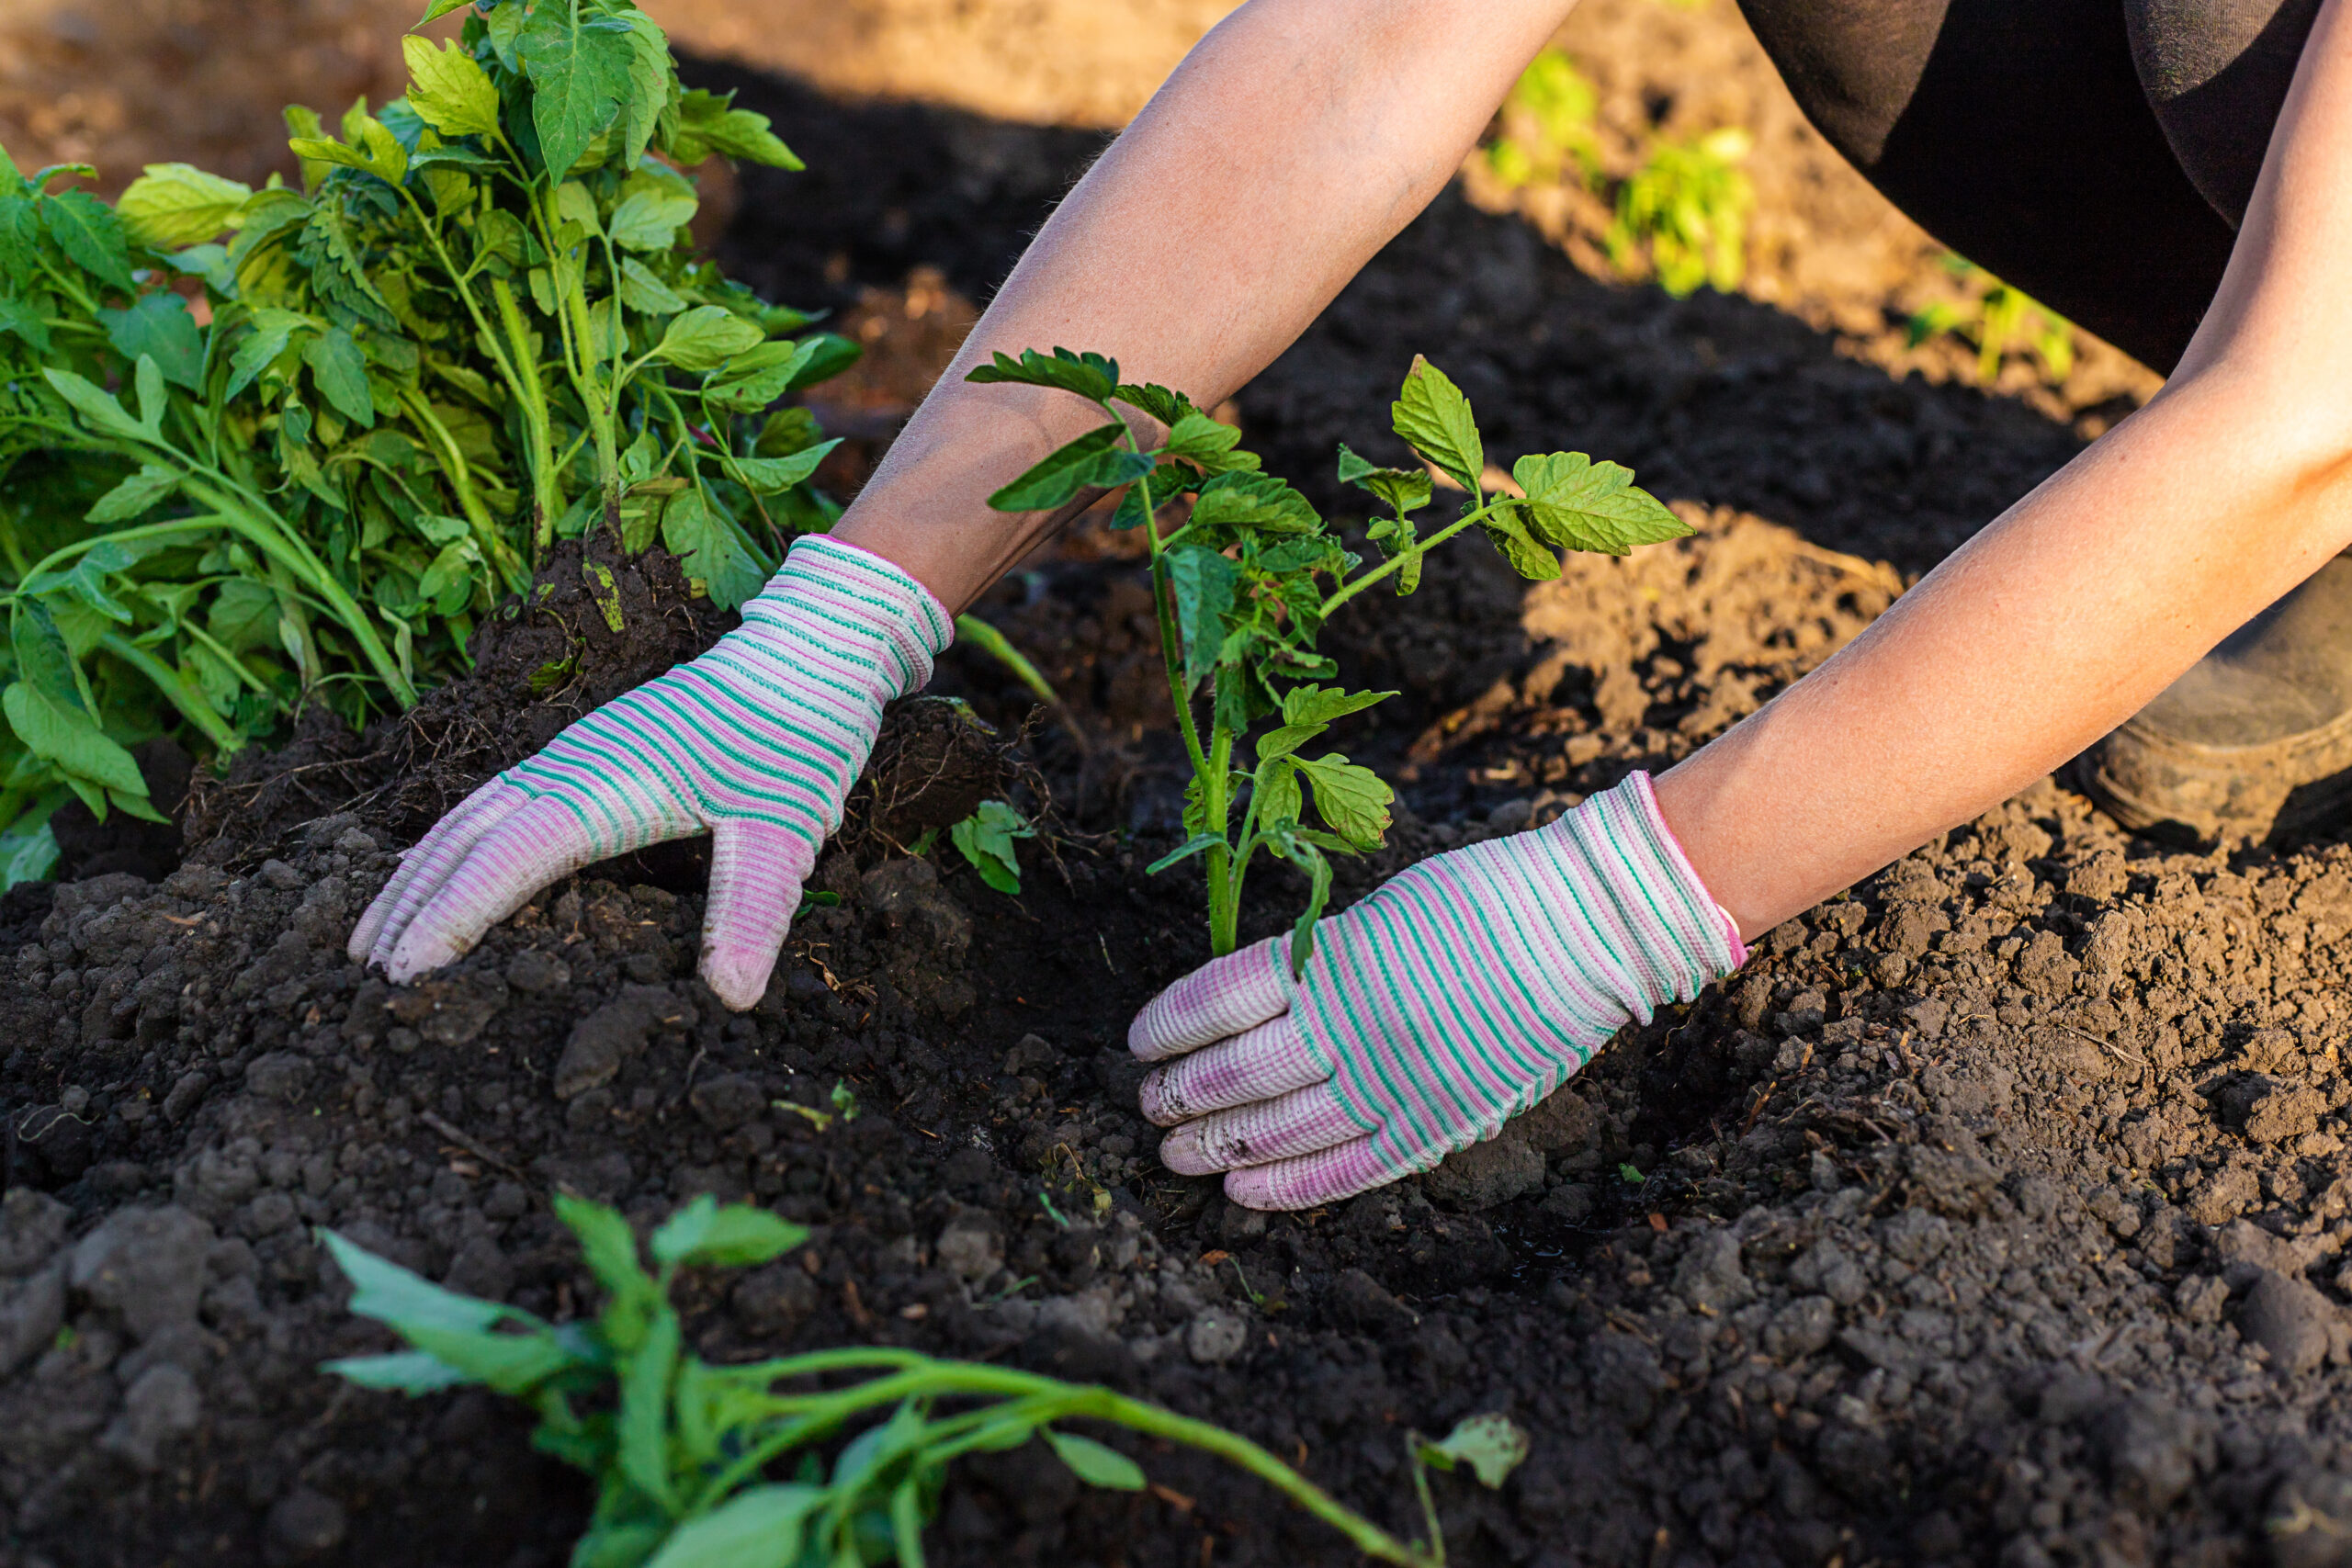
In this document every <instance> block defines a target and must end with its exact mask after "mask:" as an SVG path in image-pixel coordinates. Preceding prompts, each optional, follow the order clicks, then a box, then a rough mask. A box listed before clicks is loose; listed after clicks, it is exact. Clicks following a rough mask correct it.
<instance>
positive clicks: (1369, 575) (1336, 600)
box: [1321, 496, 1514, 616]
mask: <svg viewBox="0 0 2352 1568" xmlns="http://www.w3.org/2000/svg"><path fill="white" fill-rule="evenodd" d="M1513 502H1514V498H1512V497H1510V496H1502V497H1499V498H1498V499H1497V500H1494V501H1490V502H1487V504H1486V505H1484V506H1481V507H1479V508H1478V509H1477V510H1476V512H1467V513H1463V515H1462V516H1461V517H1460V518H1458V519H1456V520H1455V521H1454V522H1452V523H1449V524H1447V525H1445V526H1444V527H1442V528H1441V529H1439V530H1438V531H1437V532H1436V533H1434V534H1431V535H1430V536H1429V537H1428V538H1426V539H1423V540H1421V541H1420V542H1419V543H1418V544H1416V545H1415V546H1414V547H1412V548H1411V549H1409V550H1407V551H1404V552H1403V553H1402V554H1399V555H1394V556H1391V557H1389V558H1387V559H1386V560H1385V561H1383V562H1382V563H1381V564H1380V565H1378V566H1376V567H1374V568H1373V569H1372V570H1370V571H1367V572H1365V573H1364V574H1363V576H1362V577H1359V578H1357V579H1356V580H1355V581H1353V582H1351V583H1348V584H1346V585H1345V586H1344V587H1341V588H1340V589H1337V590H1336V591H1334V592H1333V593H1332V594H1331V596H1330V597H1329V599H1326V600H1324V601H1323V608H1322V611H1321V613H1322V614H1323V615H1326V616H1328V615H1330V613H1331V612H1332V611H1333V610H1335V609H1337V608H1339V607H1340V605H1342V604H1346V603H1347V602H1348V601H1349V600H1351V599H1352V598H1354V597H1355V596H1356V595H1357V594H1359V593H1361V592H1363V591H1364V590H1365V589H1367V588H1369V587H1371V586H1372V585H1373V584H1374V583H1375V582H1378V581H1380V580H1381V579H1382V578H1384V577H1386V576H1387V575H1388V574H1389V573H1391V572H1393V571H1396V570H1399V569H1400V568H1402V567H1403V566H1404V564H1405V563H1406V562H1407V561H1408V560H1413V559H1416V558H1419V557H1421V556H1425V555H1427V554H1429V553H1430V551H1431V550H1433V549H1435V548H1437V547H1439V546H1440V545H1442V544H1443V543H1445V542H1446V541H1447V540H1448V539H1451V538H1452V537H1453V536H1454V535H1456V534H1459V533H1460V532H1462V530H1463V529H1464V528H1467V527H1468V526H1470V525H1472V524H1473V523H1476V522H1478V521H1480V520H1482V519H1483V518H1485V517H1486V516H1487V513H1491V512H1493V511H1495V510H1497V509H1498V508H1499V507H1503V506H1507V505H1510V504H1513Z"/></svg>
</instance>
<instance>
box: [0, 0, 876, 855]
mask: <svg viewBox="0 0 2352 1568" xmlns="http://www.w3.org/2000/svg"><path fill="white" fill-rule="evenodd" d="M462 3H463V0H435V4H434V5H433V6H432V8H431V11H430V12H429V13H428V15H427V17H426V18H425V19H426V20H428V21H429V20H432V19H434V18H435V17H440V16H443V15H446V14H447V13H448V12H451V11H454V10H457V9H458V8H459V6H460V5H461V4H462ZM404 48H405V51H406V54H407V61H408V66H409V73H410V85H409V90H408V92H407V94H406V96H403V97H401V98H400V99H398V100H396V101H394V102H392V103H390V104H387V105H385V106H384V107H382V108H381V109H379V110H377V111H374V112H370V110H369V109H368V105H367V104H366V103H365V102H364V101H363V102H361V103H358V104H355V105H354V106H352V107H351V108H350V110H349V111H348V112H346V113H345V115H344V116H343V117H342V119H341V121H340V123H339V124H338V125H336V126H335V127H334V128H332V129H330V128H329V127H328V126H327V125H326V124H325V123H324V122H323V121H322V119H321V118H320V117H319V116H318V115H316V114H315V113H313V112H311V110H308V109H304V108H299V107H298V108H292V109H289V110H288V111H287V117H286V118H287V122H288V126H289V128H290V129H291V130H292V131H293V133H294V134H293V137H292V140H291V141H290V143H289V145H290V147H291V149H292V151H293V152H294V153H295V154H296V155H297V157H298V158H299V159H300V165H301V179H300V188H295V187H293V186H287V185H285V184H284V183H283V182H281V181H280V180H278V179H277V177H275V176H273V177H272V179H271V180H270V182H269V183H268V184H267V185H266V186H265V187H264V188H261V189H259V190H255V189H252V188H250V187H248V186H244V185H242V184H240V183H238V182H236V181H232V180H227V179H222V178H220V177H219V176H217V175H209V174H206V173H204V172H203V171H201V170H198V169H196V168H193V167H191V166H189V165H187V164H157V165H153V166H152V167H150V168H149V169H148V170H147V172H146V173H145V175H143V176H142V177H141V178H140V179H139V180H137V181H136V182H134V183H133V184H132V185H131V186H130V188H129V189H128V190H126V191H125V192H124V193H123V196H122V197H121V199H120V201H119V202H118V203H117V204H115V205H114V206H111V207H109V206H108V205H107V204H106V203H105V202H103V201H101V200H100V199H99V198H97V197H95V196H93V195H91V194H89V193H88V192H87V191H84V190H80V189H74V188H67V186H68V183H69V182H70V181H72V180H73V179H74V178H76V177H77V176H87V175H92V174H94V173H95V171H94V170H91V169H89V168H88V167H86V166H85V165H78V164H76V165H67V166H60V167H52V168H48V169H43V170H40V171H38V172H37V173H35V174H34V175H31V176H30V177H27V176H25V175H22V174H20V173H19V172H18V170H17V168H16V167H15V165H14V164H9V163H8V162H7V161H6V158H5V155H0V388H5V390H0V508H5V518H0V597H5V600H6V604H7V609H8V621H9V636H8V638H7V640H6V648H5V649H0V684H5V686H6V691H5V693H0V703H4V704H5V707H6V720H7V724H6V729H5V730H0V876H5V877H6V879H8V880H15V879H17V878H18V877H20V876H28V875H39V874H41V873H42V872H44V871H45V870H46V869H47V862H48V861H51V860H53V859H54V853H55V851H54V844H53V841H51V840H50V839H49V835H48V833H47V830H46V828H45V826H44V825H43V824H44V819H45V818H46V817H47V816H48V814H49V812H50V811H51V809H53V808H54V807H56V806H57V805H58V804H59V803H61V802H62V801H63V800H65V799H67V798H70V797H71V796H73V795H78V796H79V797H80V798H81V799H82V800H83V801H85V803H86V804H87V805H88V807H89V808H90V810H91V811H92V812H93V813H94V814H95V815H96V816H98V817H99V818H105V817H106V815H107V813H108V812H109V811H110V810H120V811H126V812H130V813H131V814H133V815H137V816H153V815H155V811H154V807H153V805H152V804H151V803H150V802H149V801H148V799H147V789H146V785H145V784H144V783H143V782H142V780H141V775H140V773H139V770H138V768H137V766H136V765H135V764H134V763H133V761H132V759H131V757H130V752H129V750H127V749H126V748H127V746H128V745H130V744H133V743H136V742H137V741H139V740H141V739H146V738H148V737H151V736H154V735H157V734H161V733H166V732H169V733H175V734H176V735H178V736H179V737H181V738H182V739H185V740H186V741H187V742H188V743H189V745H190V748H191V750H196V751H198V752H199V753H209V754H210V755H212V756H214V757H215V758H219V757H224V756H226V755H227V754H228V753H230V752H232V751H234V750H237V749H238V748H240V747H241V746H243V745H245V744H247V743H248V742H251V741H254V740H258V739H264V738H268V737H273V736H276V735H277V734H280V733H282V732H283V730H284V728H285V726H286V725H287V723H288V721H289V720H290V719H291V718H292V717H293V716H294V715H296V714H297V713H298V712H300V710H301V709H302V708H303V707H305V706H306V705H325V706H326V707H328V708H330V709H332V710H333V711H334V713H336V714H338V715H340V716H342V717H343V718H344V719H345V721H346V722H348V723H349V724H351V725H352V726H353V728H358V727H359V726H360V725H361V724H362V723H363V722H364V721H365V720H366V719H367V718H368V716H370V715H373V714H379V713H387V712H396V711H399V710H401V709H404V708H407V707H410V706H412V705H413V704H414V703H415V701H416V700H417V695H418V693H419V692H420V691H421V690H423V689H424V688H427V687H430V686H433V685H435V684H437V683H439V682H443V681H446V680H447V679H449V678H450V677H452V676H454V675H456V674H458V673H461V672H463V671H465V670H466V669H467V668H468V667H469V661H468V655H467V652H466V648H467V642H468V639H469V636H470V635H471V633H472V631H473V629H474V627H475V626H477V625H478V624H479V622H480V620H481V617H482V616H483V615H487V614H489V613H490V612H491V611H492V608H493V607H494V606H495V605H497V604H499V603H500V601H501V600H502V599H503V598H505V597H506V596H507V595H510V594H521V593H525V592H528V591H529V590H530V588H531V583H532V573H533V570H534V568H535V567H537V566H538V565H540V564H541V563H543V562H544V561H545V559H546V558H547V556H548V551H549V548H550V547H551V545H552V544H553V542H554V541H555V540H557V539H559V538H564V537H579V536H584V535H586V534H587V533H588V532H589V531H590V530H591V529H592V528H602V529H605V530H607V531H608V532H609V533H610V534H611V536H614V537H615V538H616V539H617V540H618V541H619V542H620V543H622V544H623V545H624V546H625V547H626V549H627V551H628V553H631V554H634V553H635V552H637V551H639V550H642V549H644V548H645V547H647V546H649V545H650V544H651V543H652V542H653V541H655V540H656V539H659V540H661V541H662V543H663V544H664V545H666V546H667V547H668V548H669V549H670V550H671V551H673V552H674V553H675V554H677V555H678V556H680V557H681V558H683V560H684V568H685V570H686V573H687V575H688V577H689V579H690V580H691V581H692V584H693V586H694V588H695V592H698V593H702V594H707V596H708V597H709V598H710V599H711V600H712V601H713V602H715V603H716V604H718V606H720V607H721V608H731V607H733V606H734V605H736V604H741V602H742V601H743V600H744V599H746V598H748V597H749V596H750V595H752V593H754V592H758V590H759V588H760V586H761V585H762V583H763V582H764V581H765V580H766V578H767V577H768V576H769V574H770V573H771V572H773V570H775V567H776V566H777V564H778V563H779V561H780V559H781V556H782V552H783V549H784V547H786V544H787V543H788V542H789V541H790V539H791V538H792V537H793V536H795V535H797V534H799V533H803V532H808V531H810V530H813V529H818V528H822V527H825V526H827V525H830V523H831V520H832V518H833V516H834V515H835V514H836V508H835V507H834V506H833V505H832V503H831V502H829V501H828V500H827V499H826V498H825V497H824V496H822V495H821V494H820V493H819V492H818V491H815V490H814V489H813V488H811V485H810V479H811V477H812V475H813V474H814V473H815V470H816V468H817V467H818V465H819V464H820V462H821V461H822V460H823V458H824V457H825V455H826V453H827V452H828V451H829V450H831V446H832V445H833V444H832V443H831V442H828V441H827V440H825V439H824V438H823V433H822V431H821V430H820V429H819V428H818V425H817V423H816V422H815V420H814V419H813V418H812V417H811V416H810V414H809V412H808V410H807V409H805V408H802V407H797V406H790V405H788V404H787V402H786V400H788V399H789V398H790V397H791V395H792V394H794V393H796V392H797V391H799V390H801V389H805V388H807V387H809V386H810V385H812V384H814V383H816V382H818V381H820V380H823V379H824V378H827V377H829V376H831V375H833V374H835V373H837V372H838V371H840V370H842V368H844V367H847V366H848V365H849V364H850V363H851V362H852V361H853V360H854V359H855V358H856V357H857V355H858V353H859V350H858V347H857V345H856V344H854V343H852V342H850V341H849V340H847V339H845V338H842V337H841V336H839V335H837V334H833V333H824V332H818V331H811V330H809V329H810V328H811V327H812V325H813V324H814V318H813V317H811V316H810V315H809V314H807V313H805V312H802V311H798V310H789V309H786V308H784V307H780V306H774V305H769V304H766V303H764V302H763V301H762V300H760V299H757V298H756V297H754V296H753V295H752V293H751V292H750V291H749V290H748V289H746V288H743V287H741V285H739V284H736V283H734V282H731V281H729V279H728V278H726V277H724V276H721V275H720V273H719V271H718V268H717V267H716V266H715V265H713V264H711V263H710V262H708V261H707V260H704V259H702V258H700V257H699V256H698V255H697V254H696V253H695V246H694V243H693V242H692V240H691V238H690V237H689V235H688V233H687V228H686V226H687V222H688V220H690V219H691V218H692V217H693V216H694V214H695V208H696V199H697V198H696V195H695V184H694V182H693V180H692V179H691V178H690V177H689V176H688V175H685V174H682V173H680V172H679V171H680V170H682V169H691V168H693V167H695V165H697V164H701V163H702V162H704V161H705V160H706V159H708V158H710V157H713V156H723V157H729V158H736V159H743V160H748V161H751V162H753V163H758V164H769V165H772V166H777V167H784V168H797V167H798V166H799V165H798V163H797V160H796V159H795V158H794V156H793V154H792V152H790V150H789V149H788V148H786V146H785V145H784V143H783V142H782V141H778V140H777V139H776V138H775V135H774V134H773V133H772V132H771V131H770V130H769V129H768V123H767V121H766V120H765V119H764V118H763V117H761V116H759V115H756V114H752V113H750V112H748V111H745V110H741V109H738V108H736V107H733V106H732V104H731V102H730V101H729V98H728V97H726V96H718V95H714V94H711V93H707V92H702V91H689V90H687V89H685V88H684V86H683V85H681V84H680V82H679V80H678V76H677V72H676V68H675V65H674V63H673V61H672V59H671V56H670V51H669V48H668V44H667V41H666V40H665V39H664V38H663V35H662V31H661V29H660V28H657V27H656V26H655V25H654V24H653V22H652V20H651V19H650V17H647V16H646V15H645V14H644V13H643V12H642V11H640V10H639V9H638V8H637V7H636V6H633V5H629V4H627V3H626V0H475V4H474V6H473V7H472V9H471V10H470V11H469V14H468V15H467V17H466V18H465V21H464V25H463V28H462V30H461V33H460V36H459V37H458V39H455V40H452V41H449V42H447V43H445V44H442V45H439V46H437V47H436V46H435V45H434V44H431V43H428V42H427V41H426V40H424V39H419V38H410V39H406V40H405V43H404Z"/></svg>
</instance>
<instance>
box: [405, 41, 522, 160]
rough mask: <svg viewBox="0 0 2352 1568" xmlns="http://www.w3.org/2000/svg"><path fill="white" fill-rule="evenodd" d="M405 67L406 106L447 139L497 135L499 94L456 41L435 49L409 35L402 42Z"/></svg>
mask: <svg viewBox="0 0 2352 1568" xmlns="http://www.w3.org/2000/svg"><path fill="white" fill-rule="evenodd" d="M401 56H402V58H404V59H405V60H406V61H407V62H408V73H409V84H410V85H409V90H408V106H409V107H411V108H413V109H414V110H415V111H416V112H417V115H418V117H419V118H422V119H423V120H424V123H425V124H427V125H429V126H431V127H432V128H433V129H434V130H437V131H439V132H440V133H441V134H442V135H444V136H447V137H458V136H487V135H489V134H491V133H492V132H493V131H495V130H497V129H498V89H497V88H496V87H494V86H492V85H491V80H490V73H489V72H487V71H484V70H483V69H482V68H481V63H480V62H477V61H476V60H475V59H474V57H473V54H472V53H471V51H468V50H467V49H465V48H464V47H463V46H461V45H460V44H459V43H458V41H457V40H456V39H449V40H447V42H445V43H444V44H443V45H442V46H441V47H440V48H439V49H435V48H434V47H433V44H432V42H431V40H429V39H421V38H418V37H417V36H416V35H415V34H413V33H412V34H410V35H409V36H408V37H406V38H404V39H401Z"/></svg>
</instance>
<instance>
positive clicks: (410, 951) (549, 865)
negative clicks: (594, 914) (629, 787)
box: [384, 795, 676, 985]
mask: <svg viewBox="0 0 2352 1568" xmlns="http://www.w3.org/2000/svg"><path fill="white" fill-rule="evenodd" d="M668 836H670V837H675V836H676V835H674V834H672V835H668ZM642 847H643V846H642V845H641V844H628V845H626V846H624V849H625V850H626V849H639V848H642ZM614 852H615V851H614V850H613V848H612V847H611V846H610V845H605V846H603V847H599V846H598V844H597V843H596V842H595V841H594V840H592V839H591V837H590V836H589V832H588V829H587V826H586V825H585V824H584V823H583V822H582V820H581V819H580V817H579V815H578V813H577V812H576V811H575V810H574V809H573V808H572V807H571V806H570V805H568V804H566V803H565V802H564V801H562V800H560V799H559V798H557V797H556V796H554V795H541V796H540V797H539V798H537V800H534V801H532V802H531V803H530V804H529V805H528V806H526V807H523V809H522V810H520V811H517V812H515V814H514V815H513V816H511V817H509V818H506V819H505V820H504V821H503V822H501V823H500V824H499V825H498V826H497V827H496V828H493V829H491V830H490V831H489V832H488V833H485V834H483V835H482V836H481V839H480V840H476V842H475V843H474V845H473V847H472V849H470V850H469V851H468V852H467V853H466V858H465V859H464V860H463V861H462V862H460V863H458V866H457V868H456V869H455V870H453V871H452V872H450V874H449V875H448V879H447V881H445V882H443V883H442V884H441V886H440V888H439V890H438V891H436V892H435V894H434V895H433V897H432V898H431V899H430V900H429V901H428V902H427V903H426V904H425V906H424V908H422V909H419V910H418V911H417V912H416V917H415V919H412V920H411V921H409V924H408V930H407V931H403V932H402V933H401V939H400V941H399V942H398V943H396V944H395V945H394V946H393V948H392V953H391V957H390V961H389V962H388V963H386V964H385V965H384V972H385V974H386V975H388V976H390V978H391V980H392V981H393V983H394V984H396V985H405V984H407V983H408V982H409V981H410V980H413V979H414V978H415V977H416V976H419V975H422V974H424V973H426V972H427V971H428V970H434V969H438V968H440V967H441V966H442V965H443V964H447V963H449V962H450V961H451V960H453V959H455V958H457V957H458V955H459V954H461V953H465V952H466V951H467V950H469V948H471V947H472V946H473V944H474V943H475V942H480V941H481V933H482V932H484V931H488V930H489V929H490V928H491V927H492V926H494V925H496V924H497V923H498V922H499V921H501V920H503V919H505V918H506V917H507V916H509V915H511V914H513V913H514V912H515V910H517V909H519V908H522V907H523V906H524V905H525V904H526V903H527V902H529V901H530V898H531V896H532V895H533V894H535V893H537V892H538V891H539V889H541V888H542V887H545V886H547V885H548V883H550V882H553V881H555V880H556V879H557V878H559V877H562V876H568V875H570V874H571V873H573V872H575V871H578V870H579V869H580V868H581V867H582V866H583V865H587V864H589V863H592V862H594V861H598V860H602V859H604V858H605V855H606V854H609V853H614Z"/></svg>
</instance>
